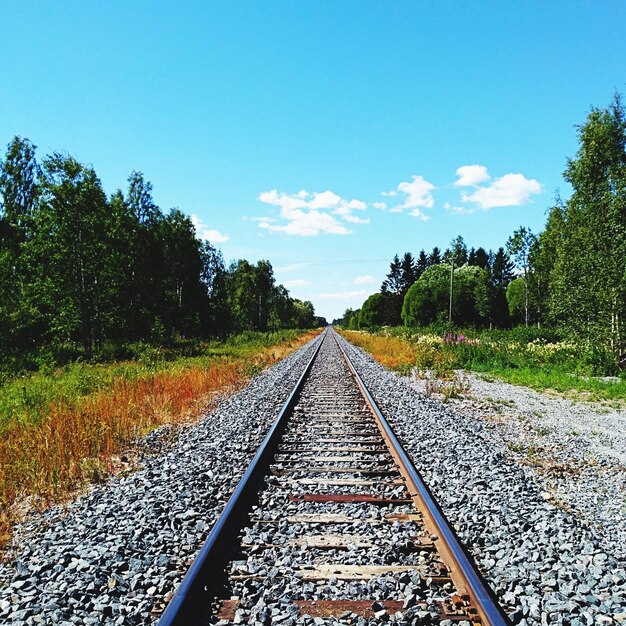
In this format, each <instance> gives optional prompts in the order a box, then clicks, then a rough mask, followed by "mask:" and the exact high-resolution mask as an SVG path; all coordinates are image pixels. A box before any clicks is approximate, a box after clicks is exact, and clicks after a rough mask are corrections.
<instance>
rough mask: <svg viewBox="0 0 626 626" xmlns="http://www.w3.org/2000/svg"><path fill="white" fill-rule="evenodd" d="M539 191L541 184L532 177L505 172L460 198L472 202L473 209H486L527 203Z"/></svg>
mask: <svg viewBox="0 0 626 626" xmlns="http://www.w3.org/2000/svg"><path fill="white" fill-rule="evenodd" d="M541 191H542V187H541V184H540V183H539V182H538V181H536V180H535V179H534V178H531V179H528V178H526V177H525V176H524V175H523V174H505V175H504V176H502V177H501V178H496V180H494V181H493V182H492V183H491V184H490V185H489V186H487V187H477V188H476V190H475V191H473V192H472V193H471V194H467V193H464V194H463V195H462V200H463V202H465V203H472V204H474V205H475V207H474V208H475V209H482V210H483V211H487V210H489V209H493V208H494V207H502V206H520V205H522V204H527V203H528V202H530V197H531V196H532V195H533V194H537V193H541ZM470 210H471V209H470Z"/></svg>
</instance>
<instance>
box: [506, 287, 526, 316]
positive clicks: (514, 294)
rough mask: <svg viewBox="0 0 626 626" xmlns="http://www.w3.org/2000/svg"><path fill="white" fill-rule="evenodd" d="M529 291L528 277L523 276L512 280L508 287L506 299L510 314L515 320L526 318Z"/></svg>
mask: <svg viewBox="0 0 626 626" xmlns="http://www.w3.org/2000/svg"><path fill="white" fill-rule="evenodd" d="M527 292H528V290H527V289H526V279H525V278H523V277H520V278H516V279H515V280H512V281H511V282H510V283H509V286H508V287H507V289H506V301H507V303H508V305H509V314H510V316H511V318H512V319H513V321H515V322H520V321H523V320H524V319H526V298H527Z"/></svg>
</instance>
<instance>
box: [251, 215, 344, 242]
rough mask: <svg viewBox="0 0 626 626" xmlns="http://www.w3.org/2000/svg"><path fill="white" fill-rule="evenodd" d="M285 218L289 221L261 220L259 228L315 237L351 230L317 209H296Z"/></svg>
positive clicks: (339, 233) (342, 233)
mask: <svg viewBox="0 0 626 626" xmlns="http://www.w3.org/2000/svg"><path fill="white" fill-rule="evenodd" d="M287 219H288V220H289V221H288V222H287V224H284V225H277V224H270V223H269V222H261V223H260V224H259V228H264V229H266V230H270V231H273V232H276V233H285V234H287V235H296V236H299V237H315V236H316V235H321V234H326V235H349V234H350V233H351V232H352V231H351V230H348V229H347V228H346V227H345V226H344V225H343V224H341V223H340V222H339V221H338V220H337V219H335V218H334V217H333V216H332V215H329V214H328V213H320V212H319V211H308V212H305V211H301V210H300V209H296V210H294V211H292V212H291V213H290V215H289V217H288V218H287Z"/></svg>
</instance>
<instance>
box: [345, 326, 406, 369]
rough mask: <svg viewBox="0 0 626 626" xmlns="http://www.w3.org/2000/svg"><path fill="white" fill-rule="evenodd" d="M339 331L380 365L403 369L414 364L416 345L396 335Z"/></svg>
mask: <svg viewBox="0 0 626 626" xmlns="http://www.w3.org/2000/svg"><path fill="white" fill-rule="evenodd" d="M340 333H341V334H342V335H343V336H344V337H345V338H346V339H347V340H348V341H349V342H350V343H353V344H354V345H356V346H359V348H363V349H364V350H366V351H367V352H369V353H370V354H371V355H372V356H373V357H374V358H375V359H376V360H377V361H378V362H379V363H380V364H381V365H384V366H385V367H388V368H390V369H405V368H407V367H411V366H413V365H415V362H416V359H417V347H416V346H415V344H413V343H411V342H409V341H406V340H405V339H400V338H398V337H385V336H383V335H370V334H369V333H365V332H360V331H355V330H342V331H340Z"/></svg>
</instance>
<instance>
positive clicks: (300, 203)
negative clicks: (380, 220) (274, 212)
mask: <svg viewBox="0 0 626 626" xmlns="http://www.w3.org/2000/svg"><path fill="white" fill-rule="evenodd" d="M258 199H259V201H261V202H263V203H265V204H269V205H271V206H275V207H278V208H279V209H280V217H281V218H283V220H286V223H285V222H283V223H281V224H276V223H273V222H272V220H270V219H266V220H260V221H259V227H260V228H264V229H266V230H269V231H274V232H282V233H286V234H288V235H297V236H300V237H313V236H315V235H320V234H329V235H348V234H350V233H351V232H352V231H351V230H349V229H348V228H347V227H346V226H345V225H344V224H342V222H348V223H350V224H367V223H369V218H366V217H359V216H358V215H355V214H354V212H355V211H365V210H366V209H367V205H366V204H365V202H363V201H361V200H357V199H352V200H346V199H345V198H342V197H341V196H339V195H337V194H336V193H334V192H333V191H330V190H328V191H322V192H313V193H309V192H308V191H306V190H305V189H302V190H301V191H299V192H297V193H295V194H288V193H284V192H279V191H278V190H277V189H272V190H270V191H264V192H262V193H261V194H259V197H258Z"/></svg>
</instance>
